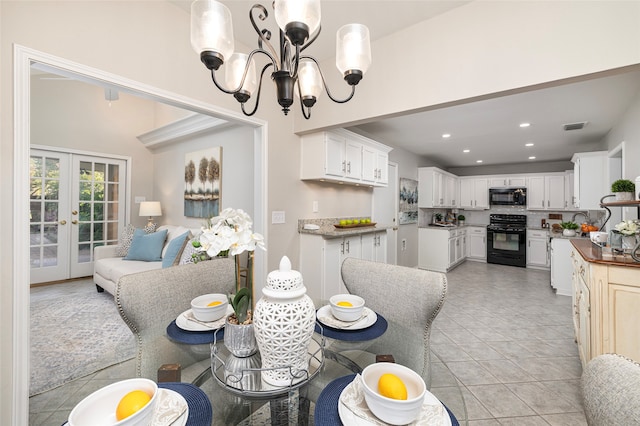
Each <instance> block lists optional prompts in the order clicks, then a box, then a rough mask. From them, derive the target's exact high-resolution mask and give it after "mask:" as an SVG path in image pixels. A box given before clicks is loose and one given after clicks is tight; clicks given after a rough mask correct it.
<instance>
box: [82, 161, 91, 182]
mask: <svg viewBox="0 0 640 426" xmlns="http://www.w3.org/2000/svg"><path fill="white" fill-rule="evenodd" d="M79 173H80V180H91V176H93V169H92V167H91V163H90V162H89V161H81V162H80V170H79Z"/></svg>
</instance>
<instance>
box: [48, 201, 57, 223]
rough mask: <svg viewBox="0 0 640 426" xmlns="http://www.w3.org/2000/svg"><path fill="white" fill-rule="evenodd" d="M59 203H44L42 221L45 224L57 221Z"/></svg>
mask: <svg viewBox="0 0 640 426" xmlns="http://www.w3.org/2000/svg"><path fill="white" fill-rule="evenodd" d="M59 208H60V203H58V202H51V201H47V202H46V203H44V221H45V222H57V221H58V209H59Z"/></svg>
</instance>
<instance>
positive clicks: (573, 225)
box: [560, 221, 580, 231]
mask: <svg viewBox="0 0 640 426" xmlns="http://www.w3.org/2000/svg"><path fill="white" fill-rule="evenodd" d="M560 227H561V228H562V229H573V230H574V231H575V230H576V229H578V228H579V227H580V226H578V224H577V223H575V222H571V221H569V222H562V223H560Z"/></svg>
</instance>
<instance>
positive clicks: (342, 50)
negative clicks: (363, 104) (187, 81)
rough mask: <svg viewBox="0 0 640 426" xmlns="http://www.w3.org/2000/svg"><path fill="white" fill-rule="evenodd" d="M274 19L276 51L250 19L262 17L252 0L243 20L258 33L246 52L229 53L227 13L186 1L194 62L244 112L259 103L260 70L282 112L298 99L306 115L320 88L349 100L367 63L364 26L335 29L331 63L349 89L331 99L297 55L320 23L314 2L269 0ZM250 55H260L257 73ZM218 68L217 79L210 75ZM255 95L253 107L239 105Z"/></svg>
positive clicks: (205, 0)
mask: <svg viewBox="0 0 640 426" xmlns="http://www.w3.org/2000/svg"><path fill="white" fill-rule="evenodd" d="M273 9H274V16H275V21H276V23H277V25H278V29H279V31H278V32H279V45H278V47H279V50H280V51H279V52H277V51H276V49H275V48H274V47H273V45H272V44H271V42H270V40H271V32H270V31H269V30H268V29H266V28H262V29H261V28H260V27H259V26H258V25H257V23H256V22H259V21H265V20H266V19H267V17H268V16H269V14H268V12H267V9H266V8H265V7H264V6H262V5H260V4H255V5H253V6H252V7H251V10H250V12H249V20H250V21H251V25H252V26H253V29H254V30H255V32H256V33H257V34H258V37H259V39H258V48H257V49H254V50H253V51H251V52H250V53H249V54H244V53H240V52H235V53H234V40H233V24H232V20H231V12H230V11H229V9H228V8H227V7H226V6H225V5H223V4H222V3H220V2H218V1H215V0H196V1H194V2H193V4H192V5H191V45H192V46H193V48H194V50H195V51H196V52H197V53H198V54H199V55H200V60H201V61H202V63H204V65H205V66H206V67H207V68H208V69H209V70H210V72H211V79H212V80H213V83H214V84H215V86H216V87H217V88H218V89H220V90H221V91H222V92H224V93H227V94H231V95H233V96H234V97H235V99H236V100H237V101H238V102H240V106H241V108H242V112H243V113H244V114H245V115H248V116H250V115H253V114H255V112H256V111H257V109H258V105H259V103H260V92H261V89H262V82H263V77H264V74H265V72H266V71H267V70H268V69H269V68H272V70H271V80H272V81H273V82H274V83H275V85H276V93H277V100H278V103H279V104H280V106H281V107H282V111H283V112H284V114H285V115H287V114H288V113H289V110H290V107H291V105H293V103H294V100H295V97H296V96H297V97H298V100H299V102H300V107H301V109H302V114H303V116H304V117H305V118H306V119H309V118H310V117H311V107H313V105H315V103H316V101H317V100H318V98H319V97H320V94H321V93H322V91H323V90H324V91H325V92H326V93H327V96H328V97H329V99H331V100H332V101H333V102H336V103H345V102H348V101H350V100H351V99H352V98H353V95H354V94H355V86H356V85H357V84H358V83H359V82H360V80H361V79H362V78H363V76H364V73H365V72H367V70H368V69H369V66H370V65H371V45H370V36H369V30H368V28H367V27H366V26H364V25H361V24H349V25H345V26H343V27H342V28H340V30H338V33H337V38H336V66H337V68H338V70H339V71H340V73H341V74H342V75H343V78H344V80H345V82H346V83H347V85H349V86H351V93H350V94H349V95H348V96H347V97H346V98H344V99H338V98H335V97H334V96H333V95H332V94H331V92H330V91H329V88H328V87H327V85H326V81H325V78H324V75H323V74H322V70H321V69H320V66H319V64H318V61H317V60H316V59H315V58H314V57H312V56H307V55H303V54H302V51H303V50H305V49H306V48H307V47H309V46H310V45H311V44H312V43H313V42H314V41H315V40H316V38H317V37H318V35H319V34H320V30H321V25H320V17H321V13H320V0H275V1H273ZM256 55H262V56H264V57H266V65H263V66H262V69H261V71H260V75H259V76H258V73H257V68H256V61H255V57H256ZM221 67H223V69H222V70H221V71H224V79H223V83H222V82H221V81H220V79H219V78H217V77H216V71H218V70H219V69H220V68H221ZM250 99H255V101H254V106H253V109H251V110H249V109H247V108H246V107H245V106H246V104H247V102H248V101H249V100H250Z"/></svg>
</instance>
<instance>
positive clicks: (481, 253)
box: [467, 226, 487, 262]
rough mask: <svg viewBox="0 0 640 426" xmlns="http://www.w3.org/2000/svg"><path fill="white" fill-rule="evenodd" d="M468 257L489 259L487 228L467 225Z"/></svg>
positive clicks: (471, 258)
mask: <svg viewBox="0 0 640 426" xmlns="http://www.w3.org/2000/svg"><path fill="white" fill-rule="evenodd" d="M467 259H469V260H480V261H485V262H486V260H487V228H486V227H484V226H467Z"/></svg>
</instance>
